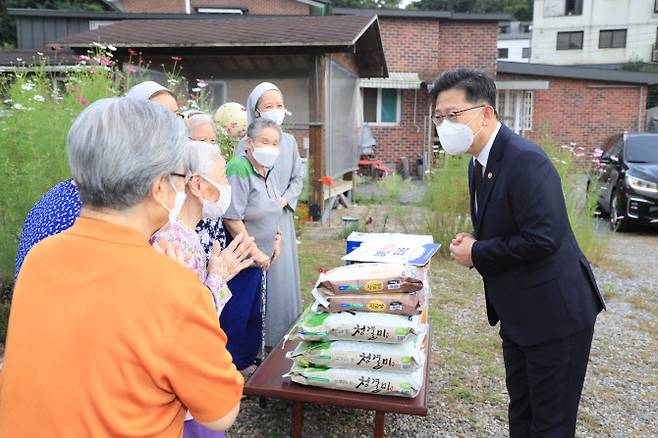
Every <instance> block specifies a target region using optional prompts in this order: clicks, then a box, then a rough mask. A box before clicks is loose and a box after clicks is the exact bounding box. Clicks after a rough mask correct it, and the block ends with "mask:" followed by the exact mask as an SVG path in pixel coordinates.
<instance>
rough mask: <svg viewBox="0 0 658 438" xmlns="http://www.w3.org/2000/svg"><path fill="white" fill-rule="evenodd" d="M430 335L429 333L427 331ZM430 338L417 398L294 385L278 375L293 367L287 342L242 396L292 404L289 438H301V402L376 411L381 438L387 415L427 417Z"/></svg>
mask: <svg viewBox="0 0 658 438" xmlns="http://www.w3.org/2000/svg"><path fill="white" fill-rule="evenodd" d="M428 332H429V330H428ZM430 341H431V340H430V339H429V335H428V338H427V346H426V348H425V353H426V360H425V379H424V382H423V387H422V388H421V390H420V393H419V394H418V396H416V398H404V397H395V396H385V395H371V394H361V393H358V392H349V391H338V390H335V389H325V388H318V387H314V386H305V385H301V384H299V383H293V382H292V381H291V380H290V379H287V378H286V379H284V378H282V377H281V376H282V375H283V374H285V373H287V372H288V371H290V368H291V366H292V360H290V359H287V358H286V352H288V351H291V350H294V349H295V347H296V346H297V342H295V341H288V342H286V344H285V349H282V348H281V347H282V345H283V341H281V342H279V344H278V345H277V346H276V347H275V348H274V350H272V353H270V355H269V356H268V357H267V359H265V361H264V362H263V363H262V364H261V365H260V366H259V367H258V369H257V370H256V372H255V373H254V375H253V376H251V378H250V379H249V381H248V382H247V383H246V384H245V387H244V393H245V394H247V395H250V396H256V397H263V398H274V399H279V400H290V401H291V402H292V418H291V428H290V430H291V434H290V435H291V437H292V438H301V436H302V408H303V406H304V403H312V404H320V405H334V406H342V407H348V408H357V409H366V410H371V411H375V434H374V436H375V438H383V437H384V422H385V415H386V413H387V412H395V413H398V414H407V415H420V416H423V417H424V416H426V415H427V383H428V382H429V365H430V353H429V352H430V345H431V343H430Z"/></svg>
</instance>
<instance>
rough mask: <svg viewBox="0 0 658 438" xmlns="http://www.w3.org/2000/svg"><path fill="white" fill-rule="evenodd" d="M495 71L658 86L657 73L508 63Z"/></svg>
mask: <svg viewBox="0 0 658 438" xmlns="http://www.w3.org/2000/svg"><path fill="white" fill-rule="evenodd" d="M496 69H497V72H498V73H508V74H517V75H528V76H549V77H558V78H568V79H582V80H592V81H603V82H622V83H628V84H638V85H656V84H658V73H642V72H632V71H620V70H610V69H600V68H592V67H573V66H565V65H549V64H532V63H525V62H508V61H498V62H497V66H496Z"/></svg>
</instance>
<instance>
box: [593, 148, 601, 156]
mask: <svg viewBox="0 0 658 438" xmlns="http://www.w3.org/2000/svg"><path fill="white" fill-rule="evenodd" d="M601 155H603V149H600V148H595V149H594V151H593V152H592V156H593V157H600V156H601Z"/></svg>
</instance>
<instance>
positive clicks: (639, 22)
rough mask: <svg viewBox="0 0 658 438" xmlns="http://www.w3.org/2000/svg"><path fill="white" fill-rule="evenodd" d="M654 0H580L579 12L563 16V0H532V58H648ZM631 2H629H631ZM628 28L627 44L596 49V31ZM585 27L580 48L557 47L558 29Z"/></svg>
mask: <svg viewBox="0 0 658 438" xmlns="http://www.w3.org/2000/svg"><path fill="white" fill-rule="evenodd" d="M654 3H655V0H583V13H582V15H572V16H565V15H564V9H565V6H564V4H565V0H535V3H534V15H533V28H532V50H531V60H532V62H533V63H540V64H561V65H566V64H608V63H610V64H612V63H623V62H629V61H636V60H642V61H644V62H651V50H652V46H653V44H654V43H655V42H656V28H657V27H658V14H656V13H654ZM631 4H632V6H631ZM602 29H603V30H606V29H627V33H626V47H625V48H623V49H599V31H600V30H602ZM579 30H582V31H584V35H583V49H582V50H557V49H556V46H557V33H558V32H563V31H566V32H569V31H579Z"/></svg>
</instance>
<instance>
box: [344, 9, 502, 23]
mask: <svg viewBox="0 0 658 438" xmlns="http://www.w3.org/2000/svg"><path fill="white" fill-rule="evenodd" d="M333 11H334V14H335V15H378V16H379V17H382V18H386V17H392V18H410V19H411V18H416V19H427V20H437V19H438V20H452V21H496V22H498V21H509V20H511V18H512V15H511V14H471V13H454V12H450V11H407V10H404V9H358V8H333Z"/></svg>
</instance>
